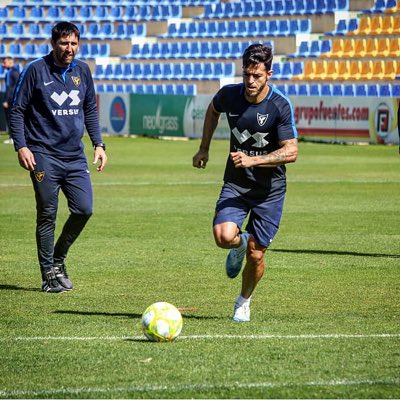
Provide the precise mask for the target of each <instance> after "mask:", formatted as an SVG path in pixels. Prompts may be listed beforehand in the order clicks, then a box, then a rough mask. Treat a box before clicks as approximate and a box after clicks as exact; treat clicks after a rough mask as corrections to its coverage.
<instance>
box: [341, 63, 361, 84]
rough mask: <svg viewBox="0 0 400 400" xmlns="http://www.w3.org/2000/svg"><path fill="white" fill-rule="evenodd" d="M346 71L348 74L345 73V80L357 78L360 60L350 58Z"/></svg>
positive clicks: (358, 77) (359, 70) (358, 76)
mask: <svg viewBox="0 0 400 400" xmlns="http://www.w3.org/2000/svg"><path fill="white" fill-rule="evenodd" d="M348 71H349V72H348V74H347V75H345V79H346V80H359V79H360V72H361V61H360V60H351V61H350V64H349V69H348Z"/></svg>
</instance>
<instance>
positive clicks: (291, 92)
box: [287, 84, 297, 96]
mask: <svg viewBox="0 0 400 400" xmlns="http://www.w3.org/2000/svg"><path fill="white" fill-rule="evenodd" d="M287 95H288V96H297V85H296V84H290V85H287Z"/></svg>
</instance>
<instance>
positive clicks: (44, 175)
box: [30, 153, 64, 293]
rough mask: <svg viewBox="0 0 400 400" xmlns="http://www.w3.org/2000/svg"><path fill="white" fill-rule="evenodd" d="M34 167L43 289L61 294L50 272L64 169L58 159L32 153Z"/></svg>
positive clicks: (37, 236) (51, 269)
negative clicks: (33, 155) (34, 162)
mask: <svg viewBox="0 0 400 400" xmlns="http://www.w3.org/2000/svg"><path fill="white" fill-rule="evenodd" d="M35 161H36V167H35V170H34V171H32V172H31V174H30V175H31V180H32V184H33V188H34V191H35V199H36V243H37V253H38V259H39V265H40V270H41V274H42V290H43V291H45V292H55V293H59V292H62V291H64V290H63V288H62V287H61V286H60V285H59V284H58V282H57V280H56V278H55V273H54V270H53V247H54V230H55V223H56V216H57V209H58V193H59V190H60V183H59V182H60V181H61V180H62V178H63V176H62V173H63V172H62V171H63V168H62V166H60V165H59V164H58V162H57V160H55V159H53V158H52V157H49V156H47V155H44V154H41V153H35Z"/></svg>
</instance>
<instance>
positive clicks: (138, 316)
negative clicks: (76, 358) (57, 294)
mask: <svg viewBox="0 0 400 400" xmlns="http://www.w3.org/2000/svg"><path fill="white" fill-rule="evenodd" d="M54 313H55V314H72V315H93V316H96V315H97V316H104V317H125V318H132V319H141V318H142V314H136V313H115V312H104V311H76V310H56V311H54ZM182 316H183V317H184V318H187V319H197V320H205V319H221V318H223V317H210V316H204V315H193V314H186V312H185V311H182Z"/></svg>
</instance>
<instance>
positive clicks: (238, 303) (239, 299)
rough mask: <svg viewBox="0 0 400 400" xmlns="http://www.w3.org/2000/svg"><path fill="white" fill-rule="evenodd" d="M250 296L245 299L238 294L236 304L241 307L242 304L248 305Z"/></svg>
mask: <svg viewBox="0 0 400 400" xmlns="http://www.w3.org/2000/svg"><path fill="white" fill-rule="evenodd" d="M250 300H251V296H250V297H249V298H248V299H245V298H244V297H243V296H242V295H241V294H239V296H238V298H237V299H236V304H237V305H238V306H242V305H243V304H244V303H250Z"/></svg>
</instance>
